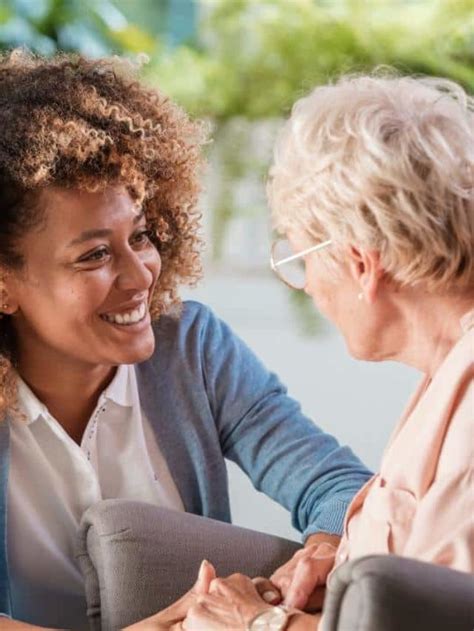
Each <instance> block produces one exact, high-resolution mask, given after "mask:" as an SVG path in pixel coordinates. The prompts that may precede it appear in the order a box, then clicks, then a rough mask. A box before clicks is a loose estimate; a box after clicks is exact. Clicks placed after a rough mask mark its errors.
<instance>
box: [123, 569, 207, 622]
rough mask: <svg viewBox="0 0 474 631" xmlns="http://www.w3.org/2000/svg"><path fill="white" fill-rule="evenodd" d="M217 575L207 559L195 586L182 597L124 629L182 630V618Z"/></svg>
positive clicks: (205, 592) (205, 591)
mask: <svg viewBox="0 0 474 631" xmlns="http://www.w3.org/2000/svg"><path fill="white" fill-rule="evenodd" d="M215 577H216V571H215V569H214V567H213V566H212V565H211V564H210V563H208V562H207V561H203V562H202V563H201V567H200V568H199V574H198V578H197V580H196V582H195V584H194V585H193V587H192V588H191V589H190V590H189V592H187V593H186V594H185V595H184V596H182V598H180V599H179V600H177V601H176V602H175V603H173V604H172V605H170V606H169V607H167V608H166V609H163V610H162V611H160V612H159V613H157V614H155V615H154V616H151V617H150V618H146V620H142V621H141V622H137V623H136V624H133V625H131V626H129V627H127V628H126V629H124V630H123V631H181V629H182V628H183V627H182V626H181V622H182V620H183V619H184V618H185V616H186V614H187V613H188V611H189V609H190V608H191V607H192V606H193V605H194V604H195V603H196V601H197V599H198V598H200V597H201V596H202V595H204V594H207V593H208V591H209V587H210V585H211V582H212V580H213V579H215Z"/></svg>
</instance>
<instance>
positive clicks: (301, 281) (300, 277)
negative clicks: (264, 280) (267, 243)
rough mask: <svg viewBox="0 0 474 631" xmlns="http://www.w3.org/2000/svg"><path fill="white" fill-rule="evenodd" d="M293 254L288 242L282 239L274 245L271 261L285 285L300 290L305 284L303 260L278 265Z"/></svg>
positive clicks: (301, 258) (300, 258) (298, 259)
mask: <svg viewBox="0 0 474 631" xmlns="http://www.w3.org/2000/svg"><path fill="white" fill-rule="evenodd" d="M294 254H295V253H294V251H293V250H292V249H291V247H290V244H289V242H288V241H287V240H286V239H282V240H281V241H277V242H276V243H275V246H274V248H273V261H274V263H275V265H276V272H277V274H278V275H279V277H280V278H281V279H282V280H283V281H284V282H285V283H287V285H290V286H291V287H295V288H296V289H302V288H303V287H304V286H305V282H306V270H305V263H304V258H303V257H299V258H296V259H294V260H292V261H287V262H286V263H282V264H281V265H278V262H279V261H283V260H284V259H286V258H288V257H290V256H293V255H294Z"/></svg>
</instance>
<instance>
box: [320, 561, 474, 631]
mask: <svg viewBox="0 0 474 631" xmlns="http://www.w3.org/2000/svg"><path fill="white" fill-rule="evenodd" d="M323 626H324V628H323V631H425V630H426V631H472V630H473V629H474V577H473V576H472V575H470V574H465V573H463V572H456V571H454V570H450V569H447V568H445V567H440V566H436V565H432V564H429V563H422V562H421V561H416V560H414V559H407V558H403V557H397V556H390V555H386V556H369V557H363V558H361V559H357V560H355V561H352V562H350V563H346V564H344V565H342V566H341V567H340V568H339V569H338V570H337V571H336V572H335V574H334V576H333V578H332V580H331V581H330V586H329V589H328V591H327V593H326V600H325V603H324V625H323Z"/></svg>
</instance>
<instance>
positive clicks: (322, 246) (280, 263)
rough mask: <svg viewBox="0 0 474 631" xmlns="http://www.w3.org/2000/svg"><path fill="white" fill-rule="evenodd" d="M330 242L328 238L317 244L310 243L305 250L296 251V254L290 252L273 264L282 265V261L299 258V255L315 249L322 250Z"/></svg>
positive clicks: (287, 261)
mask: <svg viewBox="0 0 474 631" xmlns="http://www.w3.org/2000/svg"><path fill="white" fill-rule="evenodd" d="M331 243H332V242H331V240H330V239H329V241H323V242H322V243H318V245H312V246H311V247H310V248H306V250H303V251H302V252H298V253H297V254H292V255H291V256H287V257H286V258H285V259H281V261H277V262H276V263H274V266H275V267H278V266H279V265H283V263H289V262H290V261H294V260H295V259H299V258H300V256H305V255H306V254H309V253H310V252H316V251H317V250H322V249H323V248H325V247H327V246H328V245H331Z"/></svg>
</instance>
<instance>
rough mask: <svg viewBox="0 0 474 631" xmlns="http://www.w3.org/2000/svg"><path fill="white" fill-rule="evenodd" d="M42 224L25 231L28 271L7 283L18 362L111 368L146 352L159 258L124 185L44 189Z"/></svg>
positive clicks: (150, 343)
mask: <svg viewBox="0 0 474 631" xmlns="http://www.w3.org/2000/svg"><path fill="white" fill-rule="evenodd" d="M41 203H42V204H43V205H44V207H45V209H46V212H45V224H44V225H43V226H42V227H41V228H40V229H39V230H38V231H32V232H30V233H28V234H27V235H25V237H24V238H23V239H22V241H21V243H20V248H21V251H22V253H23V254H24V256H25V260H26V269H25V270H24V271H23V272H22V273H21V274H16V275H15V276H14V277H13V280H12V281H11V287H10V298H11V301H12V303H13V304H14V306H15V307H16V308H17V310H16V312H15V313H14V315H13V323H14V327H15V330H16V332H17V334H18V338H19V346H20V358H21V359H20V361H26V362H27V361H28V354H29V353H32V352H37V351H39V352H41V353H42V354H43V356H44V359H45V361H47V360H52V361H55V360H57V361H58V362H61V361H62V360H65V361H67V362H69V363H71V362H72V363H75V362H76V363H80V364H84V365H90V366H97V365H104V366H113V365H118V364H122V363H134V362H137V361H142V360H144V359H146V358H148V357H149V356H150V355H151V353H152V352H153V349H154V344H155V341H154V336H153V331H152V328H151V323H150V315H149V312H148V304H149V301H150V298H151V295H152V291H153V288H154V285H155V283H156V281H157V279H158V277H159V274H160V270H161V260H160V256H159V254H158V251H157V250H156V248H155V247H154V246H153V245H152V243H151V242H150V240H149V238H148V232H147V230H146V224H145V217H144V216H143V215H142V214H140V210H139V209H138V208H137V207H136V205H134V203H133V201H132V199H131V198H130V196H129V195H128V193H127V192H125V190H124V189H107V190H106V191H104V192H100V193H88V192H81V191H75V190H65V189H49V190H47V191H45V193H44V196H43V197H42V199H41Z"/></svg>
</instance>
